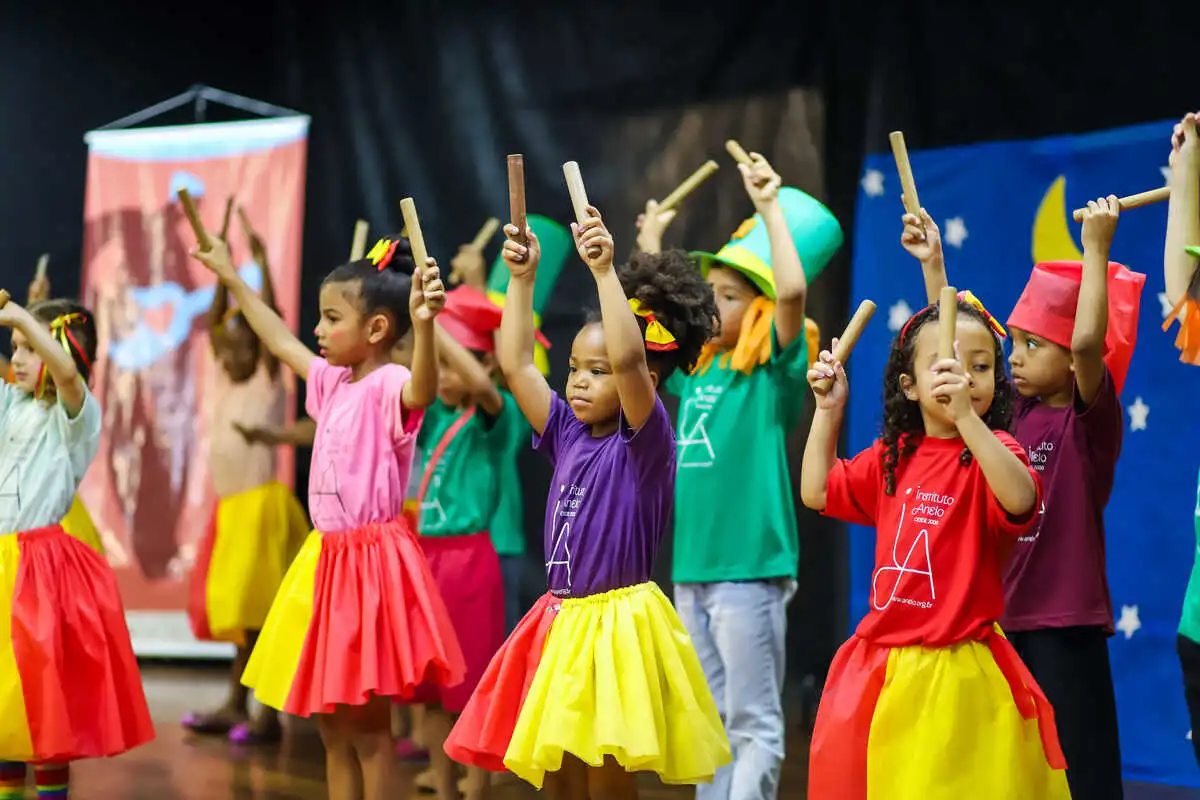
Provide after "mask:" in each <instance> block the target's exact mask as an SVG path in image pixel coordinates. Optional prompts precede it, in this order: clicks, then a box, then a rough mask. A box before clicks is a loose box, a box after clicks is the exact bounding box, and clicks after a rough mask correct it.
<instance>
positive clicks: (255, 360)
mask: <svg viewBox="0 0 1200 800" xmlns="http://www.w3.org/2000/svg"><path fill="white" fill-rule="evenodd" d="M246 233H247V235H248V237H249V239H250V251H251V254H252V255H253V257H254V260H255V261H256V262H257V263H258V266H259V269H260V270H261V273H262V301H263V303H264V304H265V305H266V306H267V307H268V308H270V309H272V310H274V309H275V292H274V288H273V286H274V284H273V282H272V280H271V270H270V267H269V266H268V264H267V254H266V248H265V247H264V246H263V244H262V241H261V240H260V239H259V238H258V236H257V235H255V234H254V232H253V231H252V230H249V229H247V231H246ZM208 330H209V339H210V341H211V343H212V348H213V355H214V356H215V357H216V361H217V364H218V370H217V380H216V382H215V385H214V387H213V392H212V396H213V398H214V400H213V408H212V421H211V427H210V436H209V473H210V475H211V476H212V481H213V488H214V489H215V490H216V493H217V498H218V500H217V505H216V507H215V508H214V509H213V514H212V519H211V520H210V522H209V528H208V532H207V533H206V535H205V537H204V540H203V542H202V543H201V546H200V549H199V552H198V553H197V555H196V563H195V566H194V567H193V568H192V573H191V589H190V593H189V594H190V596H189V601H188V616H189V618H190V620H191V624H192V632H193V633H195V635H196V638H198V639H201V640H205V641H221V642H232V643H233V644H235V645H237V655H236V657H235V658H234V660H233V665H232V668H231V670H230V691H229V698H228V699H227V700H226V702H225V705H224V706H223V707H221V708H220V709H218V710H216V711H213V712H210V713H192V714H189V715H187V716H186V717H185V718H184V720H183V725H184V727H186V728H189V729H191V730H193V731H195V732H197V733H208V734H218V735H225V734H228V735H229V738H230V740H231V741H234V742H238V743H243V744H246V743H253V742H262V741H275V740H278V739H279V737H280V734H281V732H282V729H281V728H280V725H279V715H278V714H277V713H276V712H275V710H274V709H272V708H270V707H268V706H265V705H264V706H263V707H262V708H261V710H260V713H259V716H258V719H256V720H255V721H254V722H253V723H252V724H251V723H248V722H247V714H248V701H249V697H250V692H249V690H248V689H247V688H246V687H245V686H244V685H243V684H242V672H243V671H244V670H245V668H246V662H247V661H248V660H249V659H250V652H251V651H252V650H253V649H254V642H255V640H256V639H257V638H258V631H259V630H260V629H261V628H262V626H263V622H264V621H266V618H267V612H268V611H269V610H270V608H271V601H272V600H274V599H275V593H276V592H277V591H278V590H279V584H280V583H281V582H282V581H283V575H284V573H285V572H286V571H287V568H288V564H290V563H291V560H292V557H293V556H295V554H296V551H297V550H298V549H299V547H300V545H301V543H303V541H304V537H305V535H306V534H307V533H308V520H307V518H306V517H305V515H304V509H303V508H301V506H300V503H299V502H298V501H297V500H296V497H295V495H293V494H292V491H291V490H290V489H289V488H288V487H286V486H284V485H283V484H282V483H280V482H279V481H278V480H277V479H276V475H277V473H278V470H277V468H276V460H275V451H274V448H271V447H264V446H262V445H257V444H255V443H254V439H255V435H254V433H253V431H254V430H256V429H260V428H268V427H272V426H279V425H281V424H282V423H283V416H284V408H283V404H284V400H285V397H286V395H285V393H284V388H283V383H282V381H281V380H280V377H279V362H278V360H276V358H275V357H274V356H273V355H271V354H270V352H268V351H266V349H265V348H263V346H262V343H261V342H260V341H259V339H258V337H257V336H256V335H255V334H254V331H253V330H251V329H250V326H249V325H248V324H246V319H245V317H244V316H243V314H242V312H241V310H240V309H237V308H230V307H229V289H228V288H227V287H226V286H225V285H224V284H223V283H218V284H217V287H216V291H215V292H214V294H213V304H212V307H211V308H210V309H209V312H208Z"/></svg>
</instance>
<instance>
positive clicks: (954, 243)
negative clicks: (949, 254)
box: [942, 217, 967, 248]
mask: <svg viewBox="0 0 1200 800" xmlns="http://www.w3.org/2000/svg"><path fill="white" fill-rule="evenodd" d="M942 238H943V239H945V240H946V244H948V245H950V246H951V247H959V248H961V247H962V246H963V242H965V241H966V240H967V226H966V225H965V224H964V223H963V218H962V217H951V218H950V219H948V220H946V229H945V230H944V231H942Z"/></svg>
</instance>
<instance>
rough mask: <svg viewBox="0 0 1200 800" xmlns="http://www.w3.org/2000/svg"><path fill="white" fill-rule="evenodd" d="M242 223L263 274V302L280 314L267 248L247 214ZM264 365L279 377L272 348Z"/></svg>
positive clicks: (252, 254)
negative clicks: (251, 225) (276, 302)
mask: <svg viewBox="0 0 1200 800" xmlns="http://www.w3.org/2000/svg"><path fill="white" fill-rule="evenodd" d="M242 222H243V224H244V226H245V228H246V235H247V237H249V239H250V255H251V256H252V257H253V258H254V261H255V263H257V264H258V270H259V272H260V273H262V292H261V295H262V300H263V302H264V303H266V304H267V308H269V309H271V310H272V311H274V312H275V313H276V314H278V313H279V306H277V305H276V304H275V281H274V279H272V278H271V266H270V264H269V263H268V262H267V246H266V245H265V244H263V241H262V239H261V238H259V236H258V234H257V233H255V232H254V230H253V229H252V228H251V227H250V221H249V219H248V218H247V217H246V214H245V212H242ZM263 364H264V365H265V366H266V368H267V373H268V374H269V375H270V376H271V377H272V378H274V377H276V376H277V375H279V359H278V358H276V357H275V355H274V353H272V352H271V350H270V348H267V352H266V353H264V354H263Z"/></svg>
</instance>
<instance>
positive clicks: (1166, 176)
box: [1158, 167, 1171, 186]
mask: <svg viewBox="0 0 1200 800" xmlns="http://www.w3.org/2000/svg"><path fill="white" fill-rule="evenodd" d="M1158 170H1159V172H1161V173H1162V176H1163V185H1164V186H1170V185H1171V168H1170V167H1159V168H1158Z"/></svg>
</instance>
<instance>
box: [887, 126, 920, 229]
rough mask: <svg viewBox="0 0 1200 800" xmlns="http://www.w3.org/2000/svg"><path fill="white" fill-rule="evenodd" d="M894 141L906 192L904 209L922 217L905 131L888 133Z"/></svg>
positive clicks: (894, 151) (897, 168) (894, 154)
mask: <svg viewBox="0 0 1200 800" xmlns="http://www.w3.org/2000/svg"><path fill="white" fill-rule="evenodd" d="M888 139H890V140H891V142H892V155H893V156H895V157H896V171H897V172H899V173H900V188H901V189H902V190H903V192H904V194H903V195H901V198H900V199H901V200H903V201H904V210H905V211H907V212H908V213H909V214H912V215H913V216H915V217H916V218H917V219H918V220H920V219H921V201H920V200H918V199H917V182H916V181H915V180H914V179H913V171H912V164H910V163H908V145H906V144H905V143H904V131H892V132H891V133H890V134H888Z"/></svg>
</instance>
